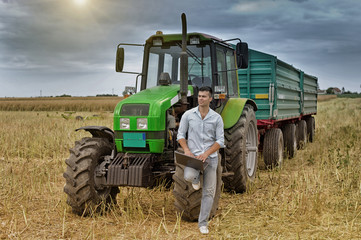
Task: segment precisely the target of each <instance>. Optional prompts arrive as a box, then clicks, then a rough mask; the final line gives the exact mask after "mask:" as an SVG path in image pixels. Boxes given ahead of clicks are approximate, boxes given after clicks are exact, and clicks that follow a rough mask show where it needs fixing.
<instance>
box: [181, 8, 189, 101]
mask: <svg viewBox="0 0 361 240" xmlns="http://www.w3.org/2000/svg"><path fill="white" fill-rule="evenodd" d="M187 93H188V54H187V18H186V14H185V13H182V52H181V54H180V95H181V103H182V104H187Z"/></svg>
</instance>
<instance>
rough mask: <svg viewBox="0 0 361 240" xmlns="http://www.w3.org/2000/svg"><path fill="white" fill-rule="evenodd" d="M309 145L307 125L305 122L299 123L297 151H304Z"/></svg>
mask: <svg viewBox="0 0 361 240" xmlns="http://www.w3.org/2000/svg"><path fill="white" fill-rule="evenodd" d="M306 143H307V124H306V121H305V120H301V121H299V122H298V123H297V149H304V148H305V146H306Z"/></svg>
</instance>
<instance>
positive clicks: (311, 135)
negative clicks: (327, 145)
mask: <svg viewBox="0 0 361 240" xmlns="http://www.w3.org/2000/svg"><path fill="white" fill-rule="evenodd" d="M306 124H307V136H308V140H309V141H310V142H313V141H314V139H315V127H316V126H315V118H314V117H309V118H307V119H306Z"/></svg>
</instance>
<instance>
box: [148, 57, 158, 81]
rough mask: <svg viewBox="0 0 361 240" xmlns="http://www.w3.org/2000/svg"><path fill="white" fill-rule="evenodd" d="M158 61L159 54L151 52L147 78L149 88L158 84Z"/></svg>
mask: <svg viewBox="0 0 361 240" xmlns="http://www.w3.org/2000/svg"><path fill="white" fill-rule="evenodd" d="M158 62H159V55H158V54H154V53H150V54H149V65H148V75H147V79H148V81H147V88H149V86H156V85H157V79H158V76H157V75H158Z"/></svg>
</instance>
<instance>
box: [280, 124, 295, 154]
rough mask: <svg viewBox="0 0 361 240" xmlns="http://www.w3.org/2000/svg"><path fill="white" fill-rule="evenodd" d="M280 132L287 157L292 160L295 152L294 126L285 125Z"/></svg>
mask: <svg viewBox="0 0 361 240" xmlns="http://www.w3.org/2000/svg"><path fill="white" fill-rule="evenodd" d="M282 132H283V140H284V146H285V148H286V152H287V155H288V157H289V158H293V157H294V156H296V152H297V136H296V125H295V124H293V123H288V124H286V125H285V126H284V127H283V129H282Z"/></svg>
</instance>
